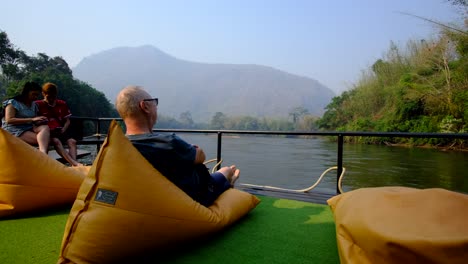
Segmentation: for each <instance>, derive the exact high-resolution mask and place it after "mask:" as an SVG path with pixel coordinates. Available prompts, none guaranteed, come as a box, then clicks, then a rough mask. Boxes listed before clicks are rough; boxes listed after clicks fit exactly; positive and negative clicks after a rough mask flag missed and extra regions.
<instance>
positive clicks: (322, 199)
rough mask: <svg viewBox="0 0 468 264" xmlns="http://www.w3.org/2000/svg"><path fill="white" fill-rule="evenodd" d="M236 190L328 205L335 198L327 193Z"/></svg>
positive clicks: (261, 189)
mask: <svg viewBox="0 0 468 264" xmlns="http://www.w3.org/2000/svg"><path fill="white" fill-rule="evenodd" d="M236 189H239V190H242V191H245V192H248V193H251V194H253V195H263V196H269V197H276V198H283V199H290V200H296V201H303V202H309V203H316V204H325V205H326V204H327V200H328V199H330V198H332V197H333V196H335V195H336V194H335V193H325V192H318V191H311V192H307V193H297V192H288V191H277V190H268V189H264V188H257V187H255V188H253V187H246V186H237V187H236Z"/></svg>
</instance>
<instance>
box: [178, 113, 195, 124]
mask: <svg viewBox="0 0 468 264" xmlns="http://www.w3.org/2000/svg"><path fill="white" fill-rule="evenodd" d="M179 120H180V123H181V125H182V126H184V128H193V127H194V124H195V122H193V119H192V114H191V113H190V112H189V111H185V112H183V113H181V114H180V116H179Z"/></svg>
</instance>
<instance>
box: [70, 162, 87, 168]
mask: <svg viewBox="0 0 468 264" xmlns="http://www.w3.org/2000/svg"><path fill="white" fill-rule="evenodd" d="M80 166H85V165H84V164H83V163H79V162H76V163H73V164H72V167H80Z"/></svg>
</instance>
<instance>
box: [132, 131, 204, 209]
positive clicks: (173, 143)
mask: <svg viewBox="0 0 468 264" xmlns="http://www.w3.org/2000/svg"><path fill="white" fill-rule="evenodd" d="M127 137H128V138H129V139H130V141H132V143H133V146H135V148H136V149H138V151H139V152H140V153H141V154H142V155H143V156H144V157H145V158H146V159H147V160H148V161H149V162H150V163H151V164H152V165H153V167H155V168H156V169H157V170H158V171H159V172H161V173H162V174H163V175H164V176H166V177H167V178H168V179H169V180H170V181H171V182H173V183H174V184H175V185H177V186H178V187H179V188H180V189H182V190H183V191H184V192H185V193H187V194H188V195H189V196H190V197H192V198H193V199H194V200H196V201H199V202H200V201H201V200H203V199H204V195H205V194H206V193H207V192H209V190H208V189H209V188H212V186H211V185H212V183H211V176H210V174H209V172H208V169H207V168H206V167H205V165H203V164H198V165H195V164H194V161H195V155H196V148H195V147H194V146H193V145H191V144H189V143H187V142H185V141H184V140H182V139H181V138H179V137H178V136H176V135H175V134H154V133H151V134H141V135H127Z"/></svg>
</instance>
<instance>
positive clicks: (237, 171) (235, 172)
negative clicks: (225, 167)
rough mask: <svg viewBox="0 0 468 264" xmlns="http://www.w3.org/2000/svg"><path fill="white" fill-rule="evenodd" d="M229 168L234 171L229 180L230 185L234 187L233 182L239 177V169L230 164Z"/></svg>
mask: <svg viewBox="0 0 468 264" xmlns="http://www.w3.org/2000/svg"><path fill="white" fill-rule="evenodd" d="M231 170H232V171H233V172H234V174H233V175H232V176H231V180H230V181H229V182H230V183H231V186H233V187H234V183H235V182H236V181H237V179H239V175H240V170H239V169H238V168H237V167H236V165H232V166H231Z"/></svg>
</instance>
